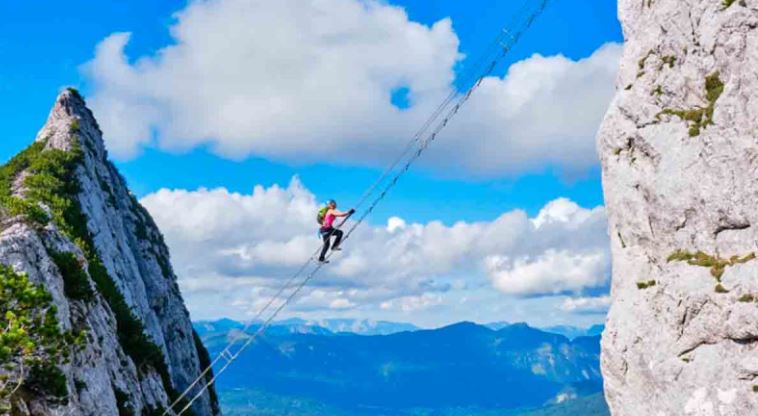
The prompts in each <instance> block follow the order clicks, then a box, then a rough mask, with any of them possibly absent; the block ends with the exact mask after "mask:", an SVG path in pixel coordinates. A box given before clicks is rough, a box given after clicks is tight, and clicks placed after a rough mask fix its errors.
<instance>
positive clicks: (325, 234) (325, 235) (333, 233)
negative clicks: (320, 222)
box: [318, 227, 342, 261]
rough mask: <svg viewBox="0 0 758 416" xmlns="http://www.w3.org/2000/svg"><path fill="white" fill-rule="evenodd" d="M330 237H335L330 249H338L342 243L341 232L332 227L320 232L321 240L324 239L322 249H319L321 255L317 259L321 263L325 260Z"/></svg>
mask: <svg viewBox="0 0 758 416" xmlns="http://www.w3.org/2000/svg"><path fill="white" fill-rule="evenodd" d="M332 236H336V237H337V238H335V239H334V246H332V247H339V245H340V242H341V241H342V230H338V229H336V228H333V227H329V228H327V229H324V230H321V238H323V239H324V248H322V249H321V255H320V256H319V258H318V259H319V260H321V261H324V259H325V258H326V252H327V251H329V245H330V241H331V239H332Z"/></svg>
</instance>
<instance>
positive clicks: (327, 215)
mask: <svg viewBox="0 0 758 416" xmlns="http://www.w3.org/2000/svg"><path fill="white" fill-rule="evenodd" d="M354 212H355V210H354V209H350V210H349V211H345V212H342V211H337V202H335V201H334V200H333V199H330V200H329V202H327V203H326V206H325V207H323V208H321V209H320V210H319V212H318V223H319V224H321V228H320V229H319V234H320V235H321V238H322V239H323V240H324V247H323V248H322V249H321V255H320V256H319V258H318V261H320V262H322V263H329V261H328V260H326V252H327V251H329V246H330V245H331V239H332V236H335V237H336V238H335V239H334V245H331V247H332V251H339V250H341V249H340V242H342V230H339V229H337V228H334V220H335V219H336V218H337V217H347V216H349V215H352V214H353V213H354Z"/></svg>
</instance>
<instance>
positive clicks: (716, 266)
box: [666, 250, 756, 293]
mask: <svg viewBox="0 0 758 416" xmlns="http://www.w3.org/2000/svg"><path fill="white" fill-rule="evenodd" d="M755 258H756V255H755V253H754V252H753V253H748V254H746V255H744V256H741V257H740V256H738V255H734V256H731V257H729V258H728V259H726V258H722V257H719V256H716V255H711V254H707V253H705V252H703V251H699V250H698V251H696V252H694V253H693V252H690V251H687V250H676V251H674V252H673V253H671V254H670V255H669V256H668V258H667V259H666V261H668V262H672V261H684V262H687V264H689V265H691V266H700V267H706V268H709V269H710V272H711V276H713V278H714V279H716V287H715V291H716V293H728V292H729V291H728V290H727V289H726V288H724V286H723V285H722V284H721V276H723V275H724V271H725V270H726V268H727V267H730V266H734V265H737V264H742V263H747V262H748V261H751V260H754V259H755Z"/></svg>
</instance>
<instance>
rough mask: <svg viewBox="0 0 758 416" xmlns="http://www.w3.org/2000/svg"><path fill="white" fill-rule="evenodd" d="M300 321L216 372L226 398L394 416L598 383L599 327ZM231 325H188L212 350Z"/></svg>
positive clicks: (503, 404)
mask: <svg viewBox="0 0 758 416" xmlns="http://www.w3.org/2000/svg"><path fill="white" fill-rule="evenodd" d="M302 324H303V322H301V321H285V322H280V323H277V324H276V325H274V326H272V327H271V328H270V331H267V333H266V336H265V337H264V338H262V339H260V340H259V341H258V342H256V343H254V344H253V345H252V346H251V347H250V349H249V350H248V351H246V352H245V353H244V354H242V355H241V356H240V358H239V360H238V361H237V363H236V364H235V365H234V366H232V367H231V368H230V370H229V371H228V372H227V373H225V374H224V377H222V378H220V379H219V381H218V388H219V389H220V391H221V394H222V395H225V394H229V395H230V397H234V400H235V401H236V400H244V397H245V395H244V394H243V392H245V391H251V392H253V391H255V392H258V393H256V394H257V395H256V397H258V398H259V399H260V397H297V398H302V400H306V401H308V403H319V404H321V405H323V408H324V409H326V408H329V409H341V411H345V412H346V413H345V414H350V415H367V416H374V415H377V416H378V415H396V416H401V415H415V414H438V413H413V412H414V411H416V410H418V409H429V410H434V411H436V410H439V409H452V408H472V409H474V408H475V409H500V410H502V409H506V410H507V409H516V408H537V407H541V406H543V405H547V404H550V403H557V402H561V401H566V400H571V399H573V398H578V397H584V396H587V395H590V394H594V393H597V392H599V391H601V389H602V379H601V375H600V370H599V351H600V338H599V336H593V337H578V338H576V339H574V340H569V339H568V338H567V337H565V336H563V335H560V334H552V333H548V332H545V331H542V330H539V329H536V328H532V327H530V326H529V325H527V324H523V323H521V324H511V325H505V326H503V327H502V328H500V329H498V330H493V329H490V328H488V327H486V326H483V325H478V324H474V323H470V322H461V323H457V324H453V325H449V326H446V327H442V328H438V329H417V330H415V331H402V332H396V333H392V334H388V335H356V334H350V333H344V332H343V333H334V332H332V331H328V330H326V328H323V327H320V326H313V325H304V326H302ZM239 325H240V324H239V323H235V322H234V321H228V320H225V321H220V322H219V321H217V322H216V323H215V324H214V323H208V322H197V323H195V329H196V331H197V332H198V333H199V334H200V336H201V337H202V339H203V341H204V343H205V344H206V346H207V348H208V349H209V351H210V352H211V354H216V353H218V352H219V351H220V350H221V349H222V348H223V347H224V346H225V345H226V342H227V341H228V338H229V336H230V335H232V334H235V333H237V334H238V332H235V331H239V330H240V326H239ZM304 328H305V329H307V331H305V332H304V331H303V329H304ZM224 329H225V330H224ZM324 331H326V332H324ZM233 392H234V394H232V393H233ZM251 394H252V393H251ZM273 403H280V404H278V405H277V404H273ZM281 403H289V402H286V401H280V400H278V399H277V400H274V399H271V400H270V402H269V403H268V405H269V406H273V407H271V408H269V410H270V413H266V412H263V407H260V406H264V404H261V403H258V404H256V411H260V412H262V413H260V414H278V413H277V409H278V410H281V411H284V409H279V408H277V407H276V406H284V405H283V404H281ZM230 405H231V404H230ZM288 406H289V405H288ZM264 407H265V406H264ZM308 407H309V408H311V410H312V408H313V406H310V405H309V406H308ZM317 407H320V405H319V406H317ZM412 409H416V410H412ZM325 412H326V411H325ZM235 414H236V413H235ZM242 414H244V413H242ZM256 414H258V413H256ZM288 414H292V415H298V414H301V413H288ZM302 414H303V415H305V414H308V415H311V414H321V413H318V412H316V413H313V411H311V412H310V413H302ZM324 414H328V412H327V413H324ZM439 414H447V413H439ZM471 414H473V413H471Z"/></svg>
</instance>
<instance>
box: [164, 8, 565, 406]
mask: <svg viewBox="0 0 758 416" xmlns="http://www.w3.org/2000/svg"><path fill="white" fill-rule="evenodd" d="M549 1H550V0H539V1H533V0H525V2H524V3H523V4H522V7H521V9H520V10H519V12H518V13H516V14H515V15H514V18H513V19H512V22H515V23H514V24H513V25H512V26H511V27H512V28H513V32H510V31H509V30H508V27H504V28H503V29H501V31H500V33H499V34H498V36H497V37H496V38H495V40H494V41H493V46H494V47H495V49H494V51H491V52H489V53H487V54H485V55H484V56H483V57H482V58H481V59H479V60H478V61H477V63H476V64H475V65H474V66H472V67H471V70H470V71H469V73H474V74H475V73H478V74H479V75H478V76H476V78H475V79H476V81H475V82H474V83H473V84H472V85H470V86H469V87H468V89H467V90H466V92H465V93H463V94H459V93H457V92H455V91H454V90H453V91H451V92H450V94H449V95H448V96H447V97H446V98H445V100H444V101H443V102H442V103H441V104H440V105H439V106H438V107H437V108H436V109H435V111H434V112H433V113H432V115H431V116H430V117H429V118H428V119H427V120H426V122H425V123H424V124H423V125H422V127H421V128H420V129H419V130H418V132H417V133H416V134H415V135H414V136H413V137H412V138H411V140H410V141H409V142H408V143H407V144H406V147H405V149H404V150H403V151H402V152H401V154H400V155H399V156H398V157H397V158H396V159H395V160H394V161H393V162H392V163H391V164H390V166H389V167H388V168H387V169H386V170H385V171H384V172H383V173H382V174H381V175H380V177H379V178H378V179H377V180H376V181H375V182H374V183H373V184H372V185H371V186H370V187H369V188H368V189H367V191H366V192H364V194H363V195H362V196H361V197H360V198H359V201H358V204H356V208H358V207H360V206H362V204H363V203H365V202H366V201H367V200H368V198H369V197H370V196H371V195H372V194H373V193H374V192H375V191H376V190H377V189H379V186H380V185H381V184H382V183H383V182H384V180H385V179H387V178H389V177H390V176H392V179H391V180H390V181H389V182H388V183H387V184H385V185H384V187H383V188H382V191H381V192H380V193H379V195H377V196H376V197H375V198H374V199H373V200H372V201H371V203H370V205H369V206H368V208H366V209H365V210H364V211H362V214H361V215H360V216H359V217H358V219H357V220H356V221H354V222H353V223H352V224H351V226H350V227H349V229H348V231H347V233H345V237H344V238H343V242H344V241H347V240H348V239H349V238H350V236H351V235H352V234H353V232H355V230H356V229H357V228H358V227H359V226H360V225H361V224H362V223H363V222H364V220H365V219H366V218H367V217H368V216H369V215H370V214H371V213H372V212H373V211H374V209H375V208H376V206H377V205H378V204H379V203H380V202H381V201H382V200H383V199H384V197H385V196H386V195H387V194H388V193H389V191H390V190H391V189H392V188H394V187H395V185H396V184H397V183H398V181H399V180H400V178H401V177H402V176H403V175H404V174H405V173H406V172H407V171H408V170H409V169H410V167H411V166H412V165H413V163H414V162H415V161H416V160H417V159H418V158H420V157H421V155H422V154H423V153H424V151H425V150H426V149H427V148H428V147H429V145H431V144H432V142H434V141H435V140H436V138H437V136H438V135H439V133H440V132H441V131H442V130H443V129H444V128H445V127H446V126H447V124H448V122H449V121H450V120H451V119H452V118H453V117H454V116H455V115H456V114H457V113H458V112H459V110H460V109H461V107H462V106H463V104H465V103H466V102H467V101H468V99H469V98H470V97H471V95H472V94H473V92H474V91H476V90H477V89H478V88H479V86H480V85H481V84H482V81H483V80H484V79H485V78H486V77H487V76H490V75H491V74H492V72H493V71H494V69H495V68H496V67H497V64H498V63H499V62H500V61H501V60H502V59H503V58H504V57H505V56H506V55H507V54H508V52H510V50H511V49H512V47H513V45H515V44H516V43H517V42H518V40H519V39H520V38H521V36H522V35H523V33H524V32H526V31H527V30H528V29H529V28H530V27H531V25H532V24H533V23H534V21H535V19H536V18H537V17H538V16H539V15H540V14H541V13H542V12H543V11H544V10H545V8H546V7H547V5H548V3H549ZM529 3H531V4H534V3H537V7H535V8H534V9H533V10H532V11H531V12H529V9H528V7H527V5H528V4H529ZM519 16H521V17H523V18H524V20H522V19H519ZM493 52H494V53H493ZM493 54H494V57H493ZM488 58H490V59H488ZM486 63H488V64H487V65H486V67H484V65H485V64H486ZM482 68H484V69H482ZM477 70H478V72H474V71H477ZM456 98H457V100H456ZM453 101H455V105H454V106H452V107H451V108H450V109H449V110H448V111H447V112H446V113H445V109H446V108H448V107H449V105H450V104H451V103H452V102H453ZM443 113H445V116H444V117H443V118H442V119H441V120H440V121H439V122H438V123H437V124H436V126H435V128H434V129H433V130H432V131H431V133H430V134H428V135H426V136H424V134H425V133H426V132H427V130H428V129H429V128H430V127H431V126H432V125H434V123H435V121H436V120H438V119H439V117H440V116H441V115H442V114H443ZM422 138H423V139H422ZM414 145H417V147H416V151H415V152H413V153H412V154H411V156H410V157H408V154H409V152H410V151H411V150H412V149H413V148H414ZM406 158H407V159H406ZM403 160H405V163H404V164H402V168H401V169H400V170H399V171H397V172H396V173H395V174H394V175H391V174H392V172H394V171H395V169H396V168H397V167H398V166H399V165H400V164H401V162H402V161H403ZM346 221H347V218H345V219H344V220H343V221H342V222H341V223H340V224H339V225H338V226H337V227H335V228H338V229H339V228H341V227H342V226H343V225H344V224H345V223H346ZM319 251H320V247H319V249H317V250H316V251H315V252H314V253H313V254H312V255H311V256H310V257H309V258H308V260H307V261H306V262H305V263H304V264H303V265H302V266H301V267H300V268H299V269H298V270H297V272H296V273H295V274H293V275H292V276H291V277H290V278H289V279H288V280H287V281H286V282H285V284H284V285H282V286H281V287H280V288H279V290H278V291H277V292H276V294H275V295H274V296H272V297H271V298H270V299H269V301H268V302H267V303H266V304H265V305H264V307H263V308H262V309H260V310H259V311H258V312H257V313H256V315H255V317H254V318H253V319H252V320H251V321H249V322H248V323H247V324H246V326H245V327H244V328H243V329H242V330H241V331H239V332H238V333H237V334H236V336H234V337H233V338H232V340H231V341H229V343H228V344H227V346H226V348H224V350H222V352H221V353H219V354H218V355H217V357H216V358H215V359H214V360H213V361H212V362H211V363H210V365H208V366H207V367H206V368H205V369H203V371H202V372H201V374H200V375H199V376H198V377H197V378H196V379H195V380H194V381H193V382H192V383H191V384H190V385H189V386H187V387H186V388H185V389H184V391H183V392H182V394H181V395H180V396H179V397H178V398H176V400H174V402H173V403H172V404H171V405H170V406H169V408H168V409H166V410H165V411H164V412H163V416H167V415H170V414H171V412H172V411H173V410H174V408H175V407H177V406H178V405H179V404H180V403H182V401H183V400H184V399H185V398H186V397H187V396H188V395H189V394H190V393H191V392H192V390H193V389H194V388H195V386H197V385H198V383H200V382H201V381H202V380H203V379H206V382H205V383H204V384H203V385H202V386H201V388H200V390H199V391H198V392H196V394H194V395H193V396H192V398H191V399H190V400H189V401H188V402H187V403H186V404H185V406H184V407H182V409H181V410H180V411H179V412H178V413H176V416H181V415H182V414H184V413H185V412H186V411H187V410H189V409H190V408H191V407H192V404H193V403H194V402H195V401H197V400H198V399H199V398H200V397H202V395H203V394H204V393H205V391H206V390H207V389H208V388H209V387H210V386H212V385H213V383H214V382H215V381H216V379H217V378H218V377H219V376H220V375H221V374H223V373H224V372H225V371H226V369H227V368H228V367H229V366H230V365H231V364H232V363H233V362H234V361H235V360H236V359H237V358H238V357H239V356H240V354H241V353H242V352H243V351H244V350H245V349H246V348H247V347H249V346H250V345H251V344H252V343H253V342H255V340H256V339H257V338H258V337H259V336H261V335H263V333H264V332H265V331H266V329H268V327H269V326H270V325H271V323H272V322H273V321H274V319H275V318H276V317H277V315H278V314H279V313H280V312H281V311H282V310H283V309H284V308H285V307H286V306H287V305H288V304H289V303H290V302H292V300H293V299H294V298H295V297H296V296H297V295H298V294H299V293H300V291H301V290H302V289H303V287H305V285H306V284H307V283H308V282H309V281H310V280H311V279H312V278H313V277H314V276H315V275H316V274H317V273H318V272H319V271H320V270H321V268H322V267H323V265H324V263H322V262H319V263H317V264H316V266H315V267H314V268H313V269H312V270H311V271H310V272H309V273H308V274H306V275H305V277H304V278H303V279H302V280H301V281H300V282H299V283H297V284H295V285H294V286H292V284H293V282H295V280H296V279H297V278H298V277H300V276H301V275H302V274H303V272H305V270H306V269H308V266H310V265H311V264H312V263H313V261H314V260H315V257H316V254H318V252H319ZM332 254H333V252H330V253H329V254H328V255H327V257H326V259H329V258H330V257H331V256H332ZM288 288H292V291H291V292H290V293H289V294H288V295H287V296H286V297H284V299H283V301H282V302H281V303H280V304H279V305H278V306H277V307H275V308H274V309H273V311H272V312H271V313H270V315H269V316H268V317H267V318H266V319H265V320H263V322H262V324H261V325H260V326H259V327H258V329H257V330H256V331H255V332H254V333H252V334H248V333H247V331H248V330H249V329H250V328H251V327H252V326H253V324H255V322H256V320H258V319H259V318H260V317H261V316H263V315H264V313H265V312H266V310H268V309H269V308H271V307H272V306H273V304H274V303H275V301H276V300H277V299H279V297H280V296H281V295H282V294H283V293H284V292H285V291H286V290H287V289H288ZM243 337H247V338H246V339H245V341H244V342H243V343H241V345H240V348H239V349H237V350H236V351H235V350H234V349H233V348H234V346H235V345H236V344H237V343H238V342H239V341H240V340H241V339H243ZM222 359H224V360H226V362H225V363H224V364H223V365H222V366H221V367H220V368H219V369H218V370H217V371H216V372H215V374H214V375H213V376H212V377H211V378H210V379H207V375H208V374H209V373H210V372H211V371H212V369H213V366H215V365H216V364H218V363H219V362H220V361H221V360H222Z"/></svg>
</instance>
